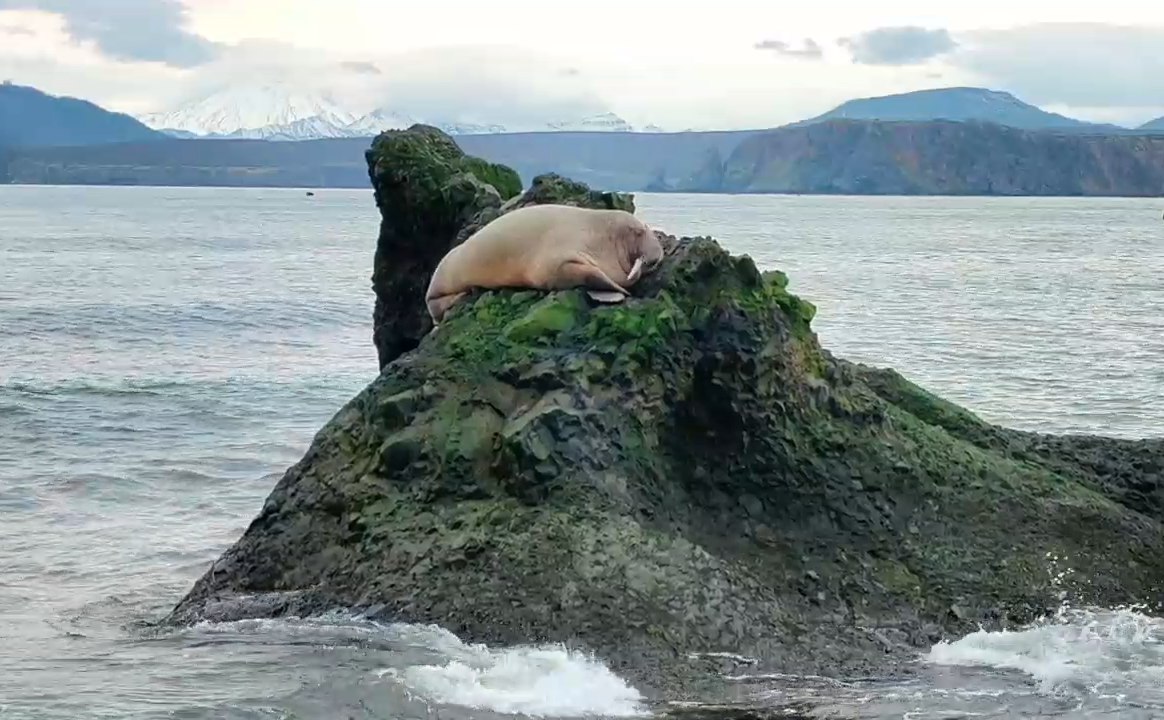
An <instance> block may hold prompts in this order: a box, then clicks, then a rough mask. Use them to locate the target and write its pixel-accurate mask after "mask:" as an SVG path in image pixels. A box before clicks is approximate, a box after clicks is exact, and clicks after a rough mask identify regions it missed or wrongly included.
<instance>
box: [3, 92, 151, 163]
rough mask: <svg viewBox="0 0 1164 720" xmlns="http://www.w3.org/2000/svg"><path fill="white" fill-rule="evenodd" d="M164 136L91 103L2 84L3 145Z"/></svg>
mask: <svg viewBox="0 0 1164 720" xmlns="http://www.w3.org/2000/svg"><path fill="white" fill-rule="evenodd" d="M163 137H164V136H163V135H161V134H160V133H157V132H155V131H153V130H151V129H149V128H148V127H146V126H145V125H143V124H142V123H140V122H138V121H137V120H135V119H134V118H131V117H130V116H128V115H124V114H121V113H115V112H110V111H108V110H105V109H103V108H101V107H99V106H97V105H94V104H93V103H91V102H88V101H87V100H79V99H77V98H70V97H56V96H53V95H48V94H46V93H43V92H41V91H39V90H37V89H35V88H31V87H25V86H23V85H14V84H11V83H3V84H0V146H9V147H35V146H47V145H96V144H101V143H121V142H140V141H152V140H158V139H161V138H163ZM0 175H2V172H0Z"/></svg>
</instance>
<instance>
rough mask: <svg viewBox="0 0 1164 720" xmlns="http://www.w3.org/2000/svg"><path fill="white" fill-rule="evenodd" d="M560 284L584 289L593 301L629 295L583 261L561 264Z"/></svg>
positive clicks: (608, 277) (594, 267) (604, 274)
mask: <svg viewBox="0 0 1164 720" xmlns="http://www.w3.org/2000/svg"><path fill="white" fill-rule="evenodd" d="M560 282H561V284H562V285H563V286H565V287H578V286H582V287H584V288H586V289H587V291H588V294H589V295H590V297H592V298H594V299H595V300H599V299H600V298H602V297H610V296H613V295H622V296H623V298H624V299H625V297H626V296H627V295H630V292H629V291H628V290H627V289H626V288H624V287H623V286H621V285H619V284H618V283H616V282H615V281H613V280H611V279H610V276H609V275H607V274H606V273H604V272H602V269H601V268H599V267H598V266H596V265H593V264H591V263H588V262H585V261H583V260H567V261H566V262H564V263H562V267H561V278H560ZM601 302H622V300H601Z"/></svg>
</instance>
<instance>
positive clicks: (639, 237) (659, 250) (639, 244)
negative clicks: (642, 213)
mask: <svg viewBox="0 0 1164 720" xmlns="http://www.w3.org/2000/svg"><path fill="white" fill-rule="evenodd" d="M632 232H633V233H634V242H633V244H632V250H631V258H632V259H634V258H636V257H640V258H642V259H643V272H651V271H652V270H654V269H655V268H656V267H658V265H659V263H661V262H663V244H662V243H661V242H659V236H658V235H656V234H655V230H654V228H652V227H651V226H650V225H648V224H646V223H645V222H643V221H642V220H640V219H638V218H635V219H634V224H633V229H632Z"/></svg>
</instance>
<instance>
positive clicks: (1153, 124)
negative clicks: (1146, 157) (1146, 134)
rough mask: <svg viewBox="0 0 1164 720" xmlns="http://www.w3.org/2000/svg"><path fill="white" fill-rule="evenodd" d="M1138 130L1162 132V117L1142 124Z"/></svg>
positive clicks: (1163, 119) (1163, 123)
mask: <svg viewBox="0 0 1164 720" xmlns="http://www.w3.org/2000/svg"><path fill="white" fill-rule="evenodd" d="M1139 129H1140V130H1153V131H1156V130H1159V131H1161V132H1164V117H1158V118H1156V119H1155V120H1151V121H1149V122H1146V123H1144V124H1143V125H1141V126H1140V128H1139Z"/></svg>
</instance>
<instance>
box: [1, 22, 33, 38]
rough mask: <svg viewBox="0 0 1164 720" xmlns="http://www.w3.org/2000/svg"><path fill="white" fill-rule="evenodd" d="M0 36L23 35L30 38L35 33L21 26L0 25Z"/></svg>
mask: <svg viewBox="0 0 1164 720" xmlns="http://www.w3.org/2000/svg"><path fill="white" fill-rule="evenodd" d="M0 34H3V35H23V36H25V37H32V36H33V35H36V31H35V30H33V29H32V28H27V27H24V26H23V25H0Z"/></svg>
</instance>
